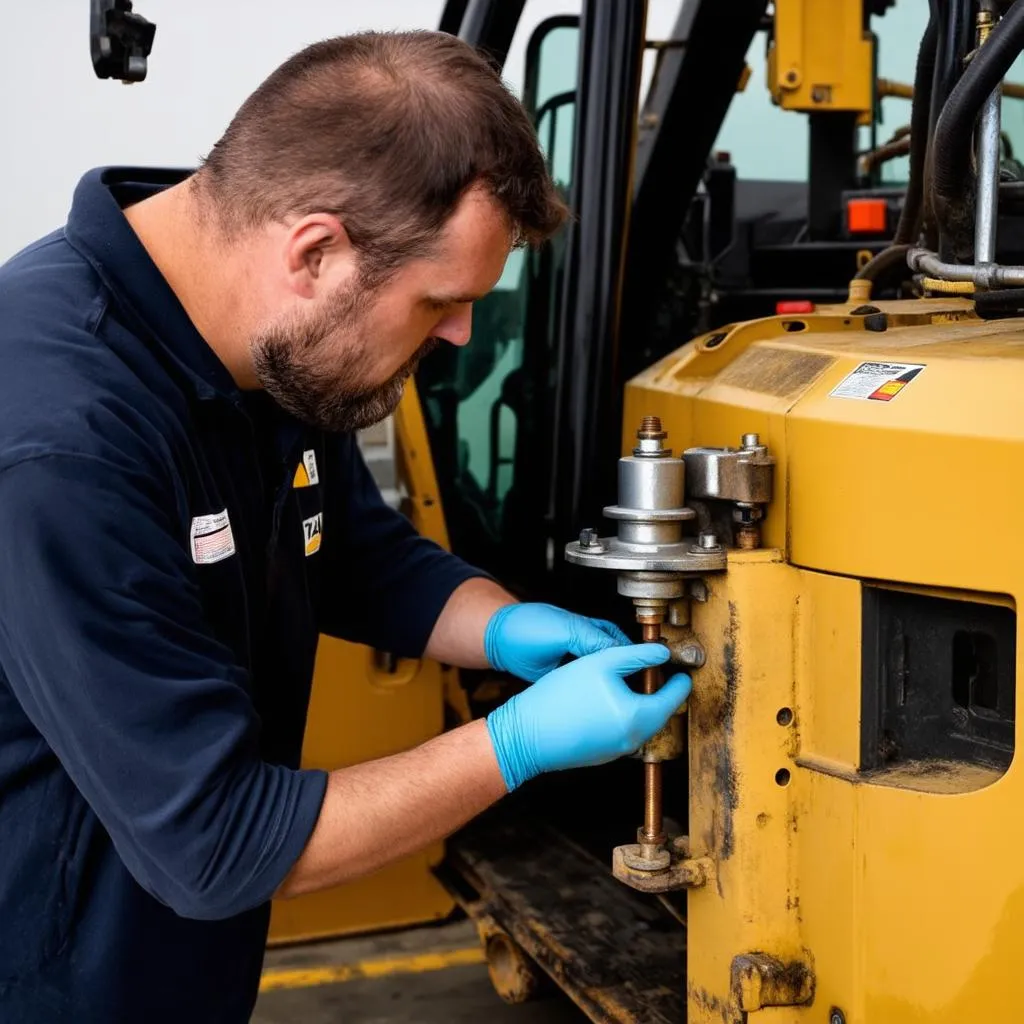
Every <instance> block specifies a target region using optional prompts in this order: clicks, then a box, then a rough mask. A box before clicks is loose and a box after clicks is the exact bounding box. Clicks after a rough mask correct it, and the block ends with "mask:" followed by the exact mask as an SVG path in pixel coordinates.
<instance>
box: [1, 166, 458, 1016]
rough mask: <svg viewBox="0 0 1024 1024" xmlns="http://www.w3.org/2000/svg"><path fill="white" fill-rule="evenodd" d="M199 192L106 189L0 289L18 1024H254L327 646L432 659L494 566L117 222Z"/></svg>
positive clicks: (10, 944)
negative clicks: (417, 527) (270, 375)
mask: <svg viewBox="0 0 1024 1024" xmlns="http://www.w3.org/2000/svg"><path fill="white" fill-rule="evenodd" d="M182 178H183V174H181V173H176V172H164V171H148V170H147V171H142V170H128V169H107V170H103V171H93V172H91V173H90V174H87V175H86V176H85V178H83V179H82V182H81V184H80V185H79V186H78V189H77V191H76V193H75V198H74V204H73V207H72V210H71V214H70V217H69V220H68V224H67V226H66V228H65V229H64V230H62V231H57V232H55V233H54V234H52V235H49V236H48V237H46V238H44V239H42V240H41V241H39V242H37V243H36V244H35V245H33V246H30V247H29V248H28V249H26V250H25V251H24V252H22V253H20V254H19V255H18V256H16V257H14V258H13V259H12V260H11V261H10V262H8V263H7V264H6V265H4V266H3V267H2V268H0V1021H3V1022H4V1024H61V1022H64V1021H67V1022H71V1021H74V1022H75V1024H116V1022H122V1021H123V1022H128V1024H143V1022H146V1024H158V1022H163V1021H168V1022H172V1021H173V1022H174V1024H183V1022H187V1024H198V1022H207V1021H210V1022H213V1021H217V1022H220V1021H224V1022H232V1024H235V1022H239V1024H240V1022H242V1021H246V1020H248V1018H249V1015H250V1013H251V1010H252V1005H253V1002H254V1001H255V998H256V991H257V984H258V979H259V972H260V966H261V962H262V956H263V947H264V943H265V941H266V933H267V923H268V919H269V905H268V901H269V900H270V898H271V895H272V894H273V893H274V891H275V890H276V888H277V887H278V885H279V884H280V883H281V881H282V880H283V879H284V877H285V876H286V875H287V874H288V872H289V870H290V869H291V867H292V865H293V864H294V863H295V861H296V859H297V858H298V856H299V854H300V853H301V852H302V850H303V848H304V846H305V844H306V842H307V840H308V838H309V835H310V832H311V831H312V828H313V826H314V824H315V822H316V819H317V815H318V813H319V810H320V805H321V802H322V800H323V795H324V788H325V783H326V776H325V775H324V773H323V772H319V771H302V770H299V768H298V765H299V753H300V748H301V745H302V734H303V728H304V725H305V718H306V708H307V703H308V699H309V692H310V684H311V680H312V674H313V660H314V654H315V650H316V643H317V636H318V634H319V633H327V634H330V635H332V636H337V637H342V638H345V639H350V640H355V641H360V642H363V643H367V644H371V645H373V646H375V647H379V648H382V649H386V650H389V651H392V652H394V653H396V654H400V655H408V656H416V655H419V654H420V653H421V652H422V651H423V648H424V646H425V644H426V641H427V638H428V636H429V634H430V631H431V629H432V628H433V625H434V622H435V621H436V619H437V616H438V614H439V613H440V611H441V609H442V607H443V606H444V604H445V602H446V601H447V599H448V597H449V595H450V594H451V592H452V591H453V590H454V589H455V587H457V586H458V585H459V584H461V583H462V582H463V581H465V580H466V579H468V578H470V577H471V576H474V575H478V573H477V572H476V571H475V570H473V569H471V568H470V567H469V566H467V565H465V564H464V563H463V562H461V561H460V560H458V559H457V558H454V557H453V556H451V555H449V554H447V553H446V552H444V551H442V550H441V549H440V548H439V547H437V546H436V545H434V544H432V543H431V542H429V541H427V540H424V539H423V538H421V537H419V536H418V535H417V534H416V533H415V532H414V531H413V529H412V528H411V526H410V525H409V523H408V521H407V520H406V519H404V518H403V517H402V516H400V515H399V514H398V513H396V512H394V511H392V510H391V509H390V508H388V507H387V506H386V505H385V504H384V502H383V501H382V500H381V497H380V494H379V492H378V490H377V487H376V485H375V484H374V482H373V480H372V478H371V477H370V474H369V473H368V471H367V469H366V466H365V464H364V463H363V460H362V458H361V456H360V454H359V450H358V448H357V446H356V444H355V441H354V439H353V438H352V437H351V436H348V435H336V436H331V435H325V434H323V433H322V432H319V431H316V430H314V429H312V428H308V427H305V426H303V425H301V424H300V423H298V422H297V421H295V420H294V419H291V418H290V417H289V416H287V415H286V414H285V413H284V412H282V411H281V410H279V409H278V408H277V407H275V406H274V405H273V404H272V403H271V402H270V401H269V400H268V399H266V397H265V396H263V395H257V394H252V393H250V394H245V395H243V394H242V393H240V392H239V390H238V389H237V388H236V387H235V385H234V383H233V382H232V379H231V377H230V375H229V374H228V373H227V371H226V370H225V368H224V366H223V365H222V364H221V363H220V361H219V360H218V359H217V357H216V356H215V355H214V353H213V351H212V350H211V349H210V348H209V347H208V346H207V345H206V343H205V342H204V341H203V339H202V337H201V336H200V335H199V334H198V333H197V331H196V330H195V328H194V327H193V325H192V323H191V322H190V321H189V319H188V317H187V315H186V313H185V311H184V309H183V308H182V306H181V305H180V304H179V303H178V301H177V299H176V297H175V295H174V293H173V292H172V290H171V289H170V287H169V286H168V284H167V283H166V281H165V280H164V279H163V277H162V276H161V275H160V272H159V271H158V270H157V268H156V266H155V265H154V264H153V263H152V261H151V260H150V259H149V257H148V256H147V254H146V252H145V250H144V248H143V247H142V245H141V244H140V242H139V241H138V239H137V238H136V236H135V234H134V232H133V231H132V230H131V228H130V226H129V225H128V222H127V221H126V220H125V218H124V216H123V214H122V213H121V209H122V208H123V207H124V206H127V205H129V204H131V203H132V202H135V201H138V200H139V199H142V198H144V197H145V196H147V195H150V194H152V193H153V192H155V191H156V190H158V189H159V188H161V187H165V186H167V185H169V184H172V183H174V182H176V181H180V180H181V179H182ZM300 467H301V468H300ZM382 610H384V611H385V612H386V614H382ZM337 684H338V685H339V686H344V685H345V680H343V679H339V680H338V681H337Z"/></svg>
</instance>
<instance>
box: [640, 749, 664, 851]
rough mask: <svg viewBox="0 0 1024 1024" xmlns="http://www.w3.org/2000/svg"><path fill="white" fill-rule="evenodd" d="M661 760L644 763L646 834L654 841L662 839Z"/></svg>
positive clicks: (646, 836) (657, 841)
mask: <svg viewBox="0 0 1024 1024" xmlns="http://www.w3.org/2000/svg"><path fill="white" fill-rule="evenodd" d="M663 821H664V819H663V817H662V811H661V762H660V761H647V762H645V763H644V835H645V838H647V839H648V840H649V841H650V842H652V843H659V842H660V841H661V840H662V834H661V833H662V824H663Z"/></svg>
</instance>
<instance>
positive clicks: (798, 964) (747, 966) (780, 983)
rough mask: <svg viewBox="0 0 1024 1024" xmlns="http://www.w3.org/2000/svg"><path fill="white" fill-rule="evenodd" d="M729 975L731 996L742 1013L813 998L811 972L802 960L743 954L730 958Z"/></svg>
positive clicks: (804, 1002)
mask: <svg viewBox="0 0 1024 1024" xmlns="http://www.w3.org/2000/svg"><path fill="white" fill-rule="evenodd" d="M730 976H731V982H732V995H733V999H734V1000H735V1002H736V1005H737V1007H738V1008H739V1009H740V1010H742V1011H743V1012H744V1013H752V1012H753V1011H755V1010H760V1009H763V1008H764V1007H766V1006H804V1005H805V1004H807V1003H810V1002H813V1001H814V971H813V970H812V969H811V967H810V965H809V964H807V963H805V962H804V961H803V960H790V961H788V962H784V961H782V960H780V959H779V958H778V957H774V956H771V955H770V954H768V953H744V954H742V955H740V956H736V957H733V960H732V968H731V972H730Z"/></svg>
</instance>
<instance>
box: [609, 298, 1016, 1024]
mask: <svg viewBox="0 0 1024 1024" xmlns="http://www.w3.org/2000/svg"><path fill="white" fill-rule="evenodd" d="M878 305H879V306H880V307H881V309H882V310H884V311H886V312H887V314H888V320H887V323H883V324H881V325H880V324H879V322H878V318H877V317H876V318H875V319H873V320H872V321H871V322H870V325H869V324H868V323H867V322H866V320H865V318H864V317H863V316H853V315H851V314H849V313H847V312H845V311H844V310H842V309H828V310H825V311H823V312H822V313H820V314H818V315H813V316H808V317H800V318H794V317H790V318H785V317H776V318H769V319H766V320H760V321H754V322H750V323H746V324H741V325H737V326H734V327H728V328H723V329H722V330H720V331H716V332H714V333H713V334H710V335H705V336H703V337H701V338H698V339H696V340H695V341H694V342H692V343H691V344H689V345H687V346H686V347H684V348H683V349H680V350H679V351H678V352H676V353H674V354H672V355H671V356H669V357H667V358H665V359H664V360H662V361H661V362H659V363H658V364H656V365H655V366H653V367H651V368H650V369H649V370H648V371H646V372H645V373H643V374H642V375H640V376H639V377H637V378H636V379H635V380H633V381H632V382H631V383H630V384H629V385H628V387H627V393H626V416H625V426H626V444H627V446H630V447H631V445H632V441H631V434H632V429H633V428H635V425H636V423H637V422H638V421H639V419H640V418H641V417H642V416H644V415H658V416H660V417H661V419H662V422H663V425H664V426H665V428H666V429H667V430H668V432H669V443H670V444H671V445H672V446H673V447H674V448H675V449H677V450H679V449H684V448H686V447H689V446H694V445H721V446H725V445H732V446H735V445H737V444H738V443H739V440H740V436H741V434H743V433H749V432H758V433H759V434H760V435H761V439H762V441H764V442H766V443H767V444H768V446H769V448H770V451H771V453H772V454H773V455H774V456H775V458H776V459H777V465H776V472H775V498H774V501H773V503H772V504H771V505H770V506H769V511H768V515H767V518H766V520H765V524H764V527H765V528H764V548H762V549H761V550H756V551H735V552H730V559H729V568H728V570H727V572H726V573H724V574H722V575H720V576H718V577H716V578H714V579H713V580H712V581H711V587H710V595H709V599H708V600H707V602H706V603H702V604H697V603H695V604H694V607H693V626H694V629H695V631H696V633H697V634H698V636H700V637H701V639H702V640H703V642H704V644H705V646H706V648H707V650H708V656H709V657H708V664H707V665H706V667H705V668H703V669H701V670H700V671H699V672H696V673H695V674H694V693H693V696H692V698H691V700H690V703H689V705H688V714H689V735H690V787H691V791H690V847H691V854H692V855H693V856H697V857H705V856H707V857H710V858H711V859H712V860H713V861H714V862H715V877H714V878H713V879H712V880H711V881H710V882H709V883H708V884H707V885H705V886H704V887H703V888H700V889H695V890H692V891H691V892H690V894H689V898H688V933H687V944H688V950H689V952H688V963H687V978H688V993H687V999H688V1020H689V1021H690V1022H691V1024H695V1022H711V1021H715V1022H719V1024H720V1022H723V1021H726V1022H735V1024H741V1022H744V1021H749V1022H754V1021H758V1020H765V1021H766V1022H767V1021H770V1022H773V1024H782V1022H790V1024H797V1022H810V1021H815V1022H822V1024H824V1022H826V1021H833V1022H835V1024H842V1022H845V1024H925V1022H927V1024H967V1022H974V1021H977V1022H982V1021H997V1020H1012V1019H1016V1017H1017V1015H1018V1014H1017V1011H1015V1010H1014V1009H1013V1007H1014V1006H1015V1005H1016V997H1015V994H1014V993H1015V991H1016V984H1015V978H1016V971H1017V970H1018V969H1019V966H1018V965H1019V964H1020V962H1021V958H1022V956H1024V857H1022V856H1021V852H1020V851H1021V843H1022V840H1024V813H1022V808H1024V774H1022V769H1021V765H1020V758H1015V759H1014V760H1013V761H1012V762H1010V764H1009V768H1008V769H1007V768H1005V767H1004V768H998V767H991V766H986V765H983V764H977V763H970V764H968V763H964V762H961V761H959V760H957V758H955V757H954V758H947V759H942V758H938V757H936V758H930V757H928V756H927V754H925V755H922V756H920V757H917V758H913V759H907V760H903V761H901V762H898V763H895V762H894V763H893V764H892V765H887V766H884V767H881V768H875V770H872V771H867V770H865V765H864V764H862V760H863V757H864V753H863V751H864V749H865V748H864V745H863V730H864V729H865V728H867V724H868V720H869V719H870V718H871V716H872V715H873V714H874V712H873V711H866V710H865V708H867V707H868V705H867V704H866V703H865V699H866V694H867V691H868V690H869V689H871V688H872V687H874V686H875V683H874V682H872V681H871V680H869V679H868V675H867V670H866V669H865V668H864V667H863V665H865V664H866V662H865V661H864V659H865V657H866V656H867V655H866V652H865V649H864V648H865V640H864V637H865V636H867V635H868V634H867V632H866V627H865V621H864V620H865V614H866V613H865V611H864V609H865V607H866V605H865V603H864V602H865V592H866V591H871V592H872V593H877V592H880V591H881V592H886V593H888V592H890V591H894V590H895V591H898V592H900V593H908V594H921V595H930V596H939V597H945V598H947V599H955V600H957V601H963V602H967V603H968V604H969V605H970V606H971V607H974V606H976V605H986V606H992V605H994V606H997V607H998V606H1002V607H1004V608H1008V609H1011V610H1015V609H1016V607H1017V605H1018V603H1019V601H1020V599H1021V596H1022V594H1024V535H1022V534H1020V533H1017V532H1016V530H1017V523H1018V519H1019V517H1020V514H1021V513H1020V509H1021V503H1022V498H1024V323H1022V322H1021V321H1001V322H983V321H981V320H978V319H976V318H974V316H973V314H972V313H971V311H970V307H969V304H968V303H966V302H963V301H960V300H950V301H939V300H927V301H920V302H902V303H890V304H886V303H879V304H878ZM869 326H870V327H873V328H875V329H874V330H871V329H868V328H869ZM879 326H882V327H887V329H884V330H878V327H879ZM865 364H872V365H868V366H865ZM1011 636H1013V637H1014V638H1015V636H1016V625H1015V624H1014V625H1013V626H1012V628H1011ZM907 649H908V650H909V651H910V652H911V654H910V655H908V657H910V658H913V656H914V655H913V651H914V650H915V648H914V646H913V645H911V646H909V647H908V648H907ZM868 653H870V652H868ZM883 653H884V652H883ZM929 653H934V652H929ZM1009 665H1011V666H1012V671H1011V673H1010V675H1011V676H1012V679H1011V681H1010V683H1009V686H1010V692H1011V694H1012V693H1013V692H1014V691H1015V692H1016V694H1017V702H1018V704H1019V702H1020V680H1021V679H1022V678H1024V675H1022V672H1021V644H1020V642H1019V640H1017V641H1016V653H1015V655H1014V656H1013V659H1012V660H1011V661H1010V662H1009ZM911 668H913V666H912V665H911ZM1013 672H1015V673H1016V674H1015V676H1013ZM1014 679H1015V680H1016V681H1015V682H1014V681H1013V680H1014ZM890 682H891V680H888V681H887V682H886V685H889V683H890ZM925 682H926V684H927V685H932V684H933V683H936V680H934V679H932V680H926V681H925ZM887 692H888V691H887ZM886 699H888V698H886ZM900 699H903V698H900ZM970 713H971V714H973V713H974V712H973V711H971V712H970ZM979 713H981V712H979ZM964 714H965V715H967V714H968V712H966V711H965V712H964ZM965 720H966V719H965ZM1020 728H1021V727H1020V721H1019V718H1018V720H1017V721H1016V722H1015V724H1014V725H1013V726H1012V727H1009V730H1008V735H1009V736H1011V737H1013V739H1014V741H1015V746H1019V745H1020V742H1021V733H1020ZM751 954H762V955H767V956H769V957H771V958H774V959H775V961H777V963H778V964H779V965H781V966H782V968H784V969H785V970H788V971H792V972H794V973H793V975H792V978H796V977H797V975H799V974H800V972H807V973H808V974H809V975H810V976H811V977H812V978H813V1001H812V1002H810V1003H805V1004H804V1005H800V1006H794V1005H786V1003H787V1002H789V1001H791V1000H788V999H787V997H786V995H785V992H784V991H783V990H784V989H785V988H786V985H785V984H783V985H781V986H780V987H778V988H776V987H773V986H772V985H762V984H761V983H760V981H758V980H757V978H756V977H754V976H753V975H752V974H751V973H750V971H749V970H745V968H744V965H747V966H748V967H749V964H750V962H751V959H750V955H751ZM744 957H746V958H747V959H746V960H744V959H743V958H744ZM755 959H756V958H755ZM755 973H756V972H755ZM792 978H791V979H790V980H792ZM783 980H784V981H785V980H786V979H783ZM798 980H799V979H798ZM791 987H793V988H800V987H801V986H799V985H795V986H791ZM803 991H804V994H805V997H806V992H807V991H808V989H807V988H806V986H804V988H803Z"/></svg>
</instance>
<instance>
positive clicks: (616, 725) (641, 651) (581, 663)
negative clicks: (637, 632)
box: [487, 644, 690, 792]
mask: <svg viewBox="0 0 1024 1024" xmlns="http://www.w3.org/2000/svg"><path fill="white" fill-rule="evenodd" d="M668 657H669V651H668V648H667V647H665V646H664V645H662V644H636V645H634V646H631V647H610V648H608V649H607V650H604V651H599V652H598V653H596V654H591V655H588V656H587V657H585V658H579V659H578V660H577V661H574V662H571V663H570V664H568V665H563V666H562V667H561V668H556V669H555V670H554V671H553V672H549V673H548V674H547V675H546V676H544V677H543V678H541V679H539V680H537V682H536V683H534V684H533V685H532V686H530V687H529V688H528V689H526V690H523V691H522V693H517V694H516V695H515V696H514V697H512V698H511V699H510V700H509V701H507V702H506V703H505V704H502V705H501V707H499V708H496V709H495V710H494V711H492V712H491V713H490V715H488V716H487V730H488V732H489V734H490V737H491V742H492V743H493V745H494V753H495V756H496V757H497V759H498V766H499V768H500V769H501V774H502V778H503V779H504V780H505V785H506V786H507V788H508V790H509V791H510V792H511V791H512V790H513V789H515V788H516V787H517V786H520V785H522V783H524V782H526V781H527V780H528V779H532V778H533V777H534V776H535V775H539V774H540V773H541V772H550V771H557V770H559V769H562V768H581V767H584V766H587V765H595V764H603V763H604V762H606V761H612V760H614V759H615V758H617V757H621V756H622V755H624V754H629V753H632V752H633V751H634V750H636V749H637V748H638V747H639V746H640V745H641V744H642V743H645V742H646V741H647V740H649V739H650V738H651V737H652V736H653V735H654V734H655V733H656V732H657V731H658V730H659V729H660V728H661V727H662V726H663V725H664V724H665V723H666V722H667V721H668V720H669V718H670V717H671V716H672V714H673V713H674V712H675V711H676V710H677V709H678V708H679V706H680V705H681V704H682V703H683V702H684V701H685V700H686V698H687V697H688V696H689V695H690V678H689V676H686V675H684V674H682V673H677V674H676V675H674V676H672V678H671V679H669V680H668V681H667V682H666V683H665V685H664V686H663V687H662V688H661V689H660V690H658V692H657V693H652V694H639V693H634V692H633V691H632V690H631V689H630V688H629V687H628V686H627V685H626V683H625V681H624V677H625V676H628V675H632V673H634V672H639V671H640V670H641V669H644V668H649V667H651V666H654V665H661V664H663V663H664V662H666V661H668Z"/></svg>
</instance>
